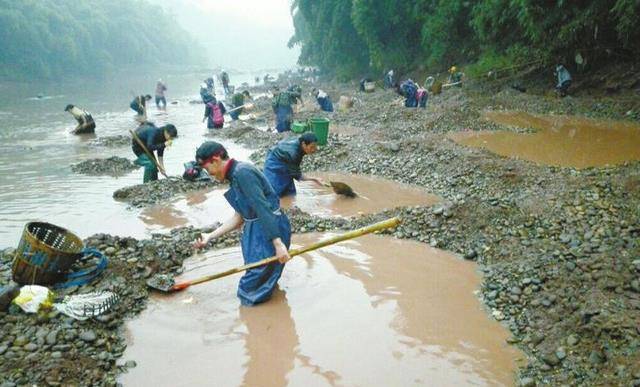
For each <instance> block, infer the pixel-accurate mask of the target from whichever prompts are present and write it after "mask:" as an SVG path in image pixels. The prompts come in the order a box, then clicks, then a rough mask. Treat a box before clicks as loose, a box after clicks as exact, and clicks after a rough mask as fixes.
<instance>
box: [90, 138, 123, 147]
mask: <svg viewBox="0 0 640 387" xmlns="http://www.w3.org/2000/svg"><path fill="white" fill-rule="evenodd" d="M89 145H91V146H100V147H107V148H118V147H124V146H127V145H129V146H131V137H130V136H124V135H117V136H101V137H98V138H96V139H95V140H93V141H91V142H90V143H89Z"/></svg>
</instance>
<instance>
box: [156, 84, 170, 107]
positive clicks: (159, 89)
mask: <svg viewBox="0 0 640 387" xmlns="http://www.w3.org/2000/svg"><path fill="white" fill-rule="evenodd" d="M165 91H167V85H165V84H164V82H162V79H158V83H156V108H158V109H159V110H167V99H166V98H165V97H164V92H165ZM160 102H162V107H160Z"/></svg>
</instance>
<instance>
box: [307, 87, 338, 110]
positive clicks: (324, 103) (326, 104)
mask: <svg viewBox="0 0 640 387" xmlns="http://www.w3.org/2000/svg"><path fill="white" fill-rule="evenodd" d="M312 92H313V96H314V97H316V101H317V102H318V105H320V109H322V111H325V112H332V111H333V103H331V98H329V94H327V93H325V92H324V91H323V90H320V89H313V90H312Z"/></svg>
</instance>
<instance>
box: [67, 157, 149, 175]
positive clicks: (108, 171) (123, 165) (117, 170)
mask: <svg viewBox="0 0 640 387" xmlns="http://www.w3.org/2000/svg"><path fill="white" fill-rule="evenodd" d="M138 168H140V167H139V166H137V165H135V164H134V163H133V162H132V161H131V160H129V159H125V158H123V157H117V156H112V157H109V158H106V159H91V160H85V161H82V162H80V163H78V164H74V165H72V166H71V170H72V171H73V172H75V173H81V174H84V175H107V176H122V175H124V174H126V173H129V172H131V171H133V170H135V169H138Z"/></svg>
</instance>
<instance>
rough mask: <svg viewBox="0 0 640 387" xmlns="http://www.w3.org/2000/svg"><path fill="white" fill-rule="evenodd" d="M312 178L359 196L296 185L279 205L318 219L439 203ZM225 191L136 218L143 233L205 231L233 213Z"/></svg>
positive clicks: (417, 193) (352, 178) (407, 189)
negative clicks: (185, 229) (295, 192)
mask: <svg viewBox="0 0 640 387" xmlns="http://www.w3.org/2000/svg"><path fill="white" fill-rule="evenodd" d="M313 176H316V177H320V178H322V179H324V180H325V181H342V182H345V183H348V184H349V185H350V186H351V187H352V188H353V189H354V190H355V191H357V192H358V193H359V194H360V196H359V197H357V198H347V197H344V196H341V195H336V194H335V193H334V192H333V190H332V189H331V188H327V187H318V186H317V185H316V184H315V183H312V182H300V183H296V184H297V187H298V195H297V196H296V197H295V198H293V197H286V198H283V199H282V202H281V203H282V205H283V206H284V207H286V208H290V207H291V206H292V205H295V206H297V207H299V208H300V209H302V210H304V211H306V212H308V213H310V214H313V215H318V216H342V217H350V216H354V215H361V214H371V213H377V212H380V211H382V210H384V209H386V208H393V207H400V206H415V205H431V204H434V203H437V202H439V201H440V200H441V199H440V198H439V197H437V196H435V195H432V194H429V193H427V192H426V191H424V190H423V189H421V188H419V187H414V186H411V185H407V184H400V183H396V182H393V181H389V180H386V179H381V178H376V177H371V176H362V175H352V174H346V173H320V172H314V173H313ZM226 189H227V188H226V187H225V188H220V189H214V190H205V191H197V192H190V193H187V194H185V195H184V197H181V198H179V199H175V200H173V201H171V202H169V203H167V204H158V205H155V206H151V207H148V208H146V209H144V210H142V211H141V212H140V214H139V215H138V218H139V220H141V221H142V222H143V224H144V227H145V229H146V230H149V231H153V232H162V231H167V230H169V229H171V228H174V227H181V226H187V225H190V226H195V227H205V226H210V225H211V224H213V223H214V222H223V221H224V220H226V219H228V218H229V217H231V215H233V209H232V208H231V206H229V205H228V204H227V201H226V199H225V198H224V192H225V191H226ZM388 192H394V198H393V203H390V202H389V200H388V194H387V193H388ZM134 223H135V222H134Z"/></svg>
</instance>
